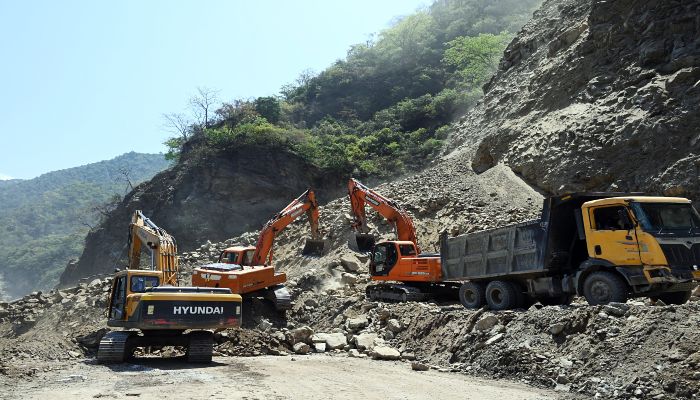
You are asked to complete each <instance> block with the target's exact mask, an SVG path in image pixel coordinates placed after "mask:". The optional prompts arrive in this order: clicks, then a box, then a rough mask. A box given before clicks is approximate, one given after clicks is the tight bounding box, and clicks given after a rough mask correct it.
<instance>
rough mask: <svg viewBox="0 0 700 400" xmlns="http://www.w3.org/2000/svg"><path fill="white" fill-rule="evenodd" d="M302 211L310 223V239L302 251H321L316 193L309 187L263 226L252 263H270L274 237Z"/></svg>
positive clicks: (322, 242) (315, 252) (322, 244)
mask: <svg viewBox="0 0 700 400" xmlns="http://www.w3.org/2000/svg"><path fill="white" fill-rule="evenodd" d="M304 213H305V214H306V215H307V216H308V218H309V224H310V225H311V239H310V240H307V243H306V246H305V247H304V251H303V253H304V254H310V253H313V254H317V253H321V252H322V251H323V248H324V245H325V243H324V241H323V240H321V234H320V232H319V229H318V219H319V216H318V203H317V201H316V194H315V193H314V192H313V190H311V189H309V190H307V191H306V192H304V193H303V194H302V195H301V196H299V197H298V198H296V199H295V200H294V201H292V202H291V203H289V205H288V206H287V207H285V208H284V209H283V210H282V211H280V212H279V213H277V214H275V216H274V217H272V219H270V220H269V221H267V223H266V224H265V226H263V228H262V230H261V231H260V236H259V237H258V242H257V244H256V246H255V253H254V254H253V260H252V265H270V264H271V263H272V244H273V243H274V241H275V237H276V236H277V235H278V234H279V233H280V232H281V231H282V230H283V229H284V228H286V227H287V225H289V224H291V223H292V222H293V221H294V220H296V219H297V218H298V217H299V216H301V215H302V214H304Z"/></svg>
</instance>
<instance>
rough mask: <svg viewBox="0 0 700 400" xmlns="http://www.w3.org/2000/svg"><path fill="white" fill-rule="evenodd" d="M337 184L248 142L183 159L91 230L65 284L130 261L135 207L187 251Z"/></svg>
mask: <svg viewBox="0 0 700 400" xmlns="http://www.w3.org/2000/svg"><path fill="white" fill-rule="evenodd" d="M324 182H325V185H324ZM336 184H337V186H342V182H335V181H334V180H333V179H325V178H324V177H323V176H322V175H321V173H320V172H319V171H318V169H316V168H315V167H313V166H311V165H308V164H307V163H306V162H305V161H304V160H302V159H301V158H299V157H298V156H296V155H294V154H291V153H288V152H284V151H276V152H269V151H267V152H266V151H265V150H263V149H259V148H241V149H238V150H236V151H234V152H231V153H226V154H218V155H216V156H209V157H208V158H206V159H204V160H202V159H195V158H192V159H190V160H184V161H181V162H180V163H179V164H178V165H177V166H175V167H173V168H172V169H171V170H168V171H165V172H162V173H160V174H158V175H156V176H155V177H154V178H153V179H152V180H151V181H149V182H147V183H144V184H142V185H139V186H138V187H137V188H136V190H134V191H133V192H131V193H130V194H129V195H128V196H127V197H126V198H125V199H124V201H123V202H122V203H121V204H119V206H118V207H117V208H116V209H115V210H114V211H113V212H112V213H110V214H109V216H108V217H107V218H106V220H105V221H104V223H102V224H101V225H100V226H99V227H98V228H97V229H96V230H95V231H93V232H91V233H90V234H89V235H88V236H87V239H86V241H85V250H84V252H83V254H82V255H81V257H80V259H79V261H78V262H77V263H76V264H74V265H71V266H69V267H68V268H66V270H65V271H64V273H63V275H62V276H61V285H64V286H65V285H69V284H71V283H75V282H77V281H78V279H80V278H83V277H86V276H91V275H95V274H101V273H108V272H111V271H112V270H113V269H114V268H115V267H123V265H124V264H125V259H126V234H127V228H128V224H129V222H130V221H131V215H132V214H133V212H134V210H143V211H144V213H145V214H146V216H147V217H149V218H152V219H153V221H155V222H156V223H157V224H158V225H159V226H160V227H162V228H163V229H165V230H166V231H168V233H170V234H172V235H173V236H175V238H176V239H177V242H178V245H179V250H180V251H186V250H192V249H193V248H194V247H195V246H196V245H198V244H200V243H203V242H205V241H206V240H208V239H210V240H217V241H221V240H224V239H228V238H231V237H234V236H236V235H239V234H241V233H243V232H247V231H254V230H257V229H260V227H261V226H262V225H263V224H264V223H265V221H267V220H268V219H269V218H270V217H271V216H272V215H274V214H275V213H276V212H278V211H279V210H280V209H282V208H283V207H284V206H285V205H287V204H288V203H289V202H290V201H291V200H292V199H294V198H296V197H297V196H299V195H300V194H301V193H302V192H303V191H304V190H306V189H308V188H309V187H310V186H311V187H313V188H314V189H318V192H319V196H320V197H321V200H322V199H323V198H328V197H330V196H333V195H334V194H335V192H332V191H328V190H326V191H325V192H324V189H326V188H327V187H329V186H330V185H336Z"/></svg>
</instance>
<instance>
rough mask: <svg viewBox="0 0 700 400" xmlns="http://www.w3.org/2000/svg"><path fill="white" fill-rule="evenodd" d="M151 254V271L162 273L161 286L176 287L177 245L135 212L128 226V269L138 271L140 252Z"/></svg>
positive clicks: (170, 237)
mask: <svg viewBox="0 0 700 400" xmlns="http://www.w3.org/2000/svg"><path fill="white" fill-rule="evenodd" d="M143 245H146V247H147V248H148V250H149V251H150V253H151V269H152V270H154V271H160V272H162V273H163V282H162V284H163V285H173V286H176V285H177V270H178V265H177V244H176V242H175V238H174V237H172V236H171V235H170V234H168V233H167V232H166V231H165V230H163V229H161V228H159V227H158V226H157V225H156V224H155V223H154V222H153V221H151V220H150V219H148V218H146V216H144V215H143V212H141V211H139V210H137V211H136V212H134V215H133V217H132V218H131V224H130V225H129V269H139V267H140V265H139V264H140V262H141V250H142V248H143Z"/></svg>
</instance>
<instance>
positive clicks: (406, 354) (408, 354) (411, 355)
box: [401, 351, 416, 361]
mask: <svg viewBox="0 0 700 400" xmlns="http://www.w3.org/2000/svg"><path fill="white" fill-rule="evenodd" d="M401 359H402V360H409V361H413V360H415V359H416V354H415V353H413V352H412V351H404V352H402V353H401Z"/></svg>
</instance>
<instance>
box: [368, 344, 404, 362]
mask: <svg viewBox="0 0 700 400" xmlns="http://www.w3.org/2000/svg"><path fill="white" fill-rule="evenodd" d="M372 358H374V359H375V360H398V359H400V358H401V353H399V351H398V350H396V349H395V348H393V347H388V346H377V347H375V348H374V350H372Z"/></svg>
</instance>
